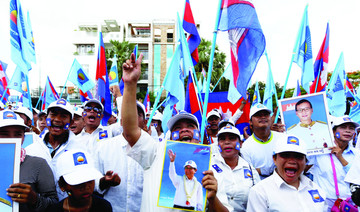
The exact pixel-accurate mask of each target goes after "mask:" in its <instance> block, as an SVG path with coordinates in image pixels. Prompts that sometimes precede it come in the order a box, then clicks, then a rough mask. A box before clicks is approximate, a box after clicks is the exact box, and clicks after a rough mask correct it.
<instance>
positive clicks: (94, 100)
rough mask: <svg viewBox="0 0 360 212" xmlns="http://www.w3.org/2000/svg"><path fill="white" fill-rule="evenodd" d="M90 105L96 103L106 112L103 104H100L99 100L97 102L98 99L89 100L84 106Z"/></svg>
mask: <svg viewBox="0 0 360 212" xmlns="http://www.w3.org/2000/svg"><path fill="white" fill-rule="evenodd" d="M90 103H96V104H98V105H100V107H101V110H102V111H103V112H104V106H103V105H102V104H101V102H100V101H99V100H97V99H90V100H88V101H87V102H85V104H84V106H86V105H88V104H90Z"/></svg>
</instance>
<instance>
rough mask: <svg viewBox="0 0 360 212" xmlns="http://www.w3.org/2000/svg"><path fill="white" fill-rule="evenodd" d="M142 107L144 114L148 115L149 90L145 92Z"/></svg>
mask: <svg viewBox="0 0 360 212" xmlns="http://www.w3.org/2000/svg"><path fill="white" fill-rule="evenodd" d="M143 105H144V106H145V112H146V113H148V112H149V111H150V97H149V89H148V90H147V92H146V95H145V98H144V102H143Z"/></svg>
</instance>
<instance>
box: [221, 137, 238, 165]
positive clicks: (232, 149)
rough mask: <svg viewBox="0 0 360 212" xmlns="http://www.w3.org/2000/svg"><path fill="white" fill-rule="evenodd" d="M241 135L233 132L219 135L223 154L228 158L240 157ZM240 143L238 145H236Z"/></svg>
mask: <svg viewBox="0 0 360 212" xmlns="http://www.w3.org/2000/svg"><path fill="white" fill-rule="evenodd" d="M239 142H240V140H239V137H238V136H237V135H235V134H233V133H222V134H220V135H219V137H218V143H219V147H220V148H221V156H222V157H223V158H224V159H225V160H226V159H230V158H233V157H238V154H239V150H238V149H239V148H240V143H239ZM236 145H238V147H236Z"/></svg>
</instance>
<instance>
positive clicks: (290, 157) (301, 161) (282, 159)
mask: <svg viewBox="0 0 360 212" xmlns="http://www.w3.org/2000/svg"><path fill="white" fill-rule="evenodd" d="M273 160H274V163H275V165H276V171H277V173H278V174H279V176H280V177H281V178H282V179H283V180H284V181H285V182H286V183H287V184H289V185H292V186H294V187H296V188H298V186H299V182H300V175H301V174H302V173H303V171H304V169H305V165H306V157H305V155H303V154H301V153H297V152H281V153H278V154H276V155H275V156H274V157H273Z"/></svg>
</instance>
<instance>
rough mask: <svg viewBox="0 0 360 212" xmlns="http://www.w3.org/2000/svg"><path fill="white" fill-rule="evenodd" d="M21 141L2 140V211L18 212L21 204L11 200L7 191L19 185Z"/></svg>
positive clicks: (0, 154) (0, 146)
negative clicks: (15, 184)
mask: <svg viewBox="0 0 360 212" xmlns="http://www.w3.org/2000/svg"><path fill="white" fill-rule="evenodd" d="M20 152H21V139H18V138H16V139H14V138H6V139H3V138H2V139H0V168H1V172H0V173H1V174H0V211H1V212H17V211H19V203H17V202H14V201H12V200H11V197H9V196H8V195H7V191H6V189H7V188H9V185H11V184H14V183H18V182H19V176H20Z"/></svg>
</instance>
